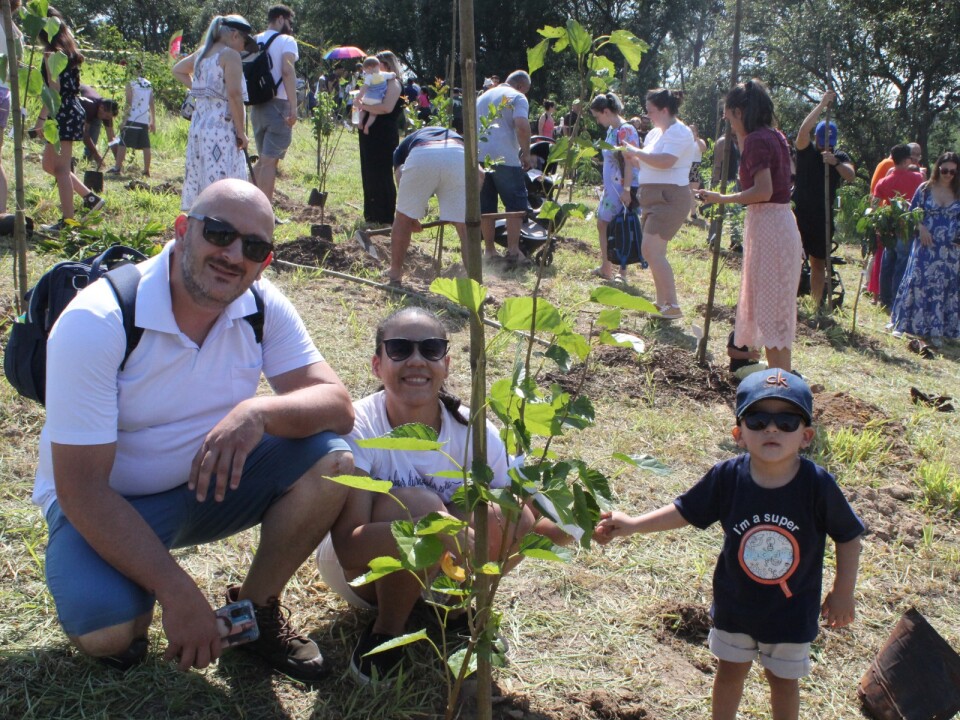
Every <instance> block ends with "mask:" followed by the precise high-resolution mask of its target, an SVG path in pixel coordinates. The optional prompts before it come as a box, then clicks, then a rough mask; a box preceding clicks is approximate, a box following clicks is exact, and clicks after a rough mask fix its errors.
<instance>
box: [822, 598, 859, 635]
mask: <svg viewBox="0 0 960 720" xmlns="http://www.w3.org/2000/svg"><path fill="white" fill-rule="evenodd" d="M855 605H856V601H855V600H854V599H853V593H838V592H836V591H834V590H831V591H830V592H829V593H827V597H826V599H825V600H824V601H823V607H822V608H821V610H820V614H821V615H822V616H823V619H824V620H826V622H827V626H828V627H832V628H842V627H846V626H847V625H849V624H850V623H852V622H853V618H854V615H855V612H854V606H855Z"/></svg>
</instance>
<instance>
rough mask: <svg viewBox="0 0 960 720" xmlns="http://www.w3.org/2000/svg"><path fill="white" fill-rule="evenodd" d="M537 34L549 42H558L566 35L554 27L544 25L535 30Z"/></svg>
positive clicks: (565, 31) (563, 30) (565, 32)
mask: <svg viewBox="0 0 960 720" xmlns="http://www.w3.org/2000/svg"><path fill="white" fill-rule="evenodd" d="M537 34H538V35H540V37H544V38H547V39H549V40H559V39H560V38H562V37H564V36H565V35H566V34H567V30H566V28H562V27H558V26H555V25H546V26H544V27H542V28H540V29H539V30H537Z"/></svg>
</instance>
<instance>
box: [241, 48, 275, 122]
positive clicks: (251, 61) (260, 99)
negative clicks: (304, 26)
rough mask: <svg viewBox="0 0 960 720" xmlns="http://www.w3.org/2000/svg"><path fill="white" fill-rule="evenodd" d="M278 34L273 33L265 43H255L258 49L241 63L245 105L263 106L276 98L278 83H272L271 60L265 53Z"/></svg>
mask: <svg viewBox="0 0 960 720" xmlns="http://www.w3.org/2000/svg"><path fill="white" fill-rule="evenodd" d="M279 36H280V33H274V34H273V36H272V37H271V38H270V39H269V40H267V42H266V43H257V47H259V48H260V49H259V50H258V51H257V52H254V53H250V54H249V55H247V57H246V58H245V59H244V61H243V77H244V79H246V81H247V99H246V101H245V102H244V104H245V105H263V103H266V102H270V101H271V100H273V99H274V98H275V97H276V96H277V88H278V87H280V82H282V81H283V78H282V77H281V78H280V81H278V82H274V81H273V59H272V58H271V57H270V54H269V53H268V52H267V49H268V48H269V47H270V43H272V42H273V41H274V40H276V39H277V38H278V37H279Z"/></svg>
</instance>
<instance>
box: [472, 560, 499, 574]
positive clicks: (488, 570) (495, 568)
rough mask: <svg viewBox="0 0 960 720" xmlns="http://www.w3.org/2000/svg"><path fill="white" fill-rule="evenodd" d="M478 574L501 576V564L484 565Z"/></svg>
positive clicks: (490, 563) (489, 563)
mask: <svg viewBox="0 0 960 720" xmlns="http://www.w3.org/2000/svg"><path fill="white" fill-rule="evenodd" d="M477 572H478V573H479V574H480V575H499V574H500V564H499V563H495V562H488V563H484V564H483V565H482V566H481V567H480V568H479V569H478V570H477Z"/></svg>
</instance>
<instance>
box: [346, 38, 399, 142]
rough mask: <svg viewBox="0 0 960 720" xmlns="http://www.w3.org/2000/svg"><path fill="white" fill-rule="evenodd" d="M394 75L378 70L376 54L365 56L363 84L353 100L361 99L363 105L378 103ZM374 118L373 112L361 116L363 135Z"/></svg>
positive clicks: (378, 62)
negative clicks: (363, 116)
mask: <svg viewBox="0 0 960 720" xmlns="http://www.w3.org/2000/svg"><path fill="white" fill-rule="evenodd" d="M396 76H397V74H396V73H392V72H382V71H381V70H380V59H379V58H378V57H377V56H376V55H371V56H370V57H368V58H366V59H365V60H364V61H363V85H362V86H361V88H360V92H359V93H358V94H357V97H356V98H355V99H354V102H358V101H360V100H362V101H363V104H364V105H379V104H380V103H382V102H383V98H384V97H386V94H387V81H388V80H393V79H394V78H395V77H396ZM376 119H377V116H376V115H374V114H373V113H367V116H366V117H365V118H363V120H362V123H363V133H364V135H369V134H370V126H371V125H373V123H374V121H375V120H376Z"/></svg>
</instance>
